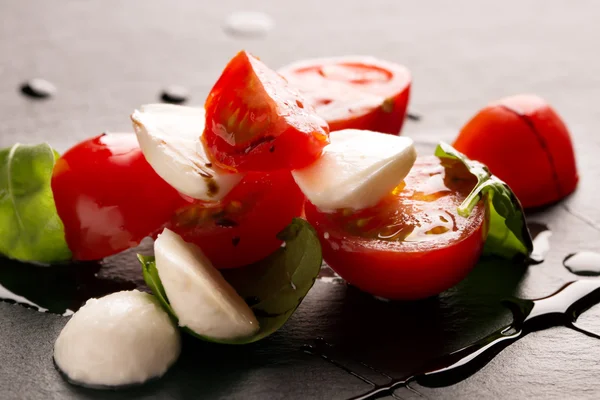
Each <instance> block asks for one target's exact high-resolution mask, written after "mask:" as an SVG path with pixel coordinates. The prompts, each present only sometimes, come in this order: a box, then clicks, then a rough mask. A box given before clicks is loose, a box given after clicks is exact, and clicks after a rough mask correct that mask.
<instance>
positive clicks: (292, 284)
mask: <svg viewBox="0 0 600 400" xmlns="http://www.w3.org/2000/svg"><path fill="white" fill-rule="evenodd" d="M277 237H278V238H279V239H280V240H283V241H284V242H285V246H283V247H281V248H279V249H277V250H276V251H275V252H274V253H272V254H271V255H270V256H268V257H266V258H265V259H263V260H261V261H259V262H257V263H254V264H250V265H248V266H245V267H241V268H235V269H229V270H223V271H221V273H222V274H223V276H224V277H225V279H226V280H227V282H229V284H231V286H233V288H234V289H235V290H236V291H237V292H238V294H239V295H240V296H241V297H242V298H244V299H245V300H246V303H248V305H249V306H250V308H251V309H252V311H254V315H255V316H256V318H257V320H258V322H259V325H260V330H259V331H258V332H257V333H256V334H255V335H253V336H251V337H248V338H241V339H236V340H217V339H213V338H209V337H205V336H201V335H198V334H196V333H194V332H193V331H191V330H190V329H188V328H183V329H184V330H185V331H186V332H188V333H190V334H192V335H194V336H196V337H198V338H200V339H203V340H206V341H210V342H217V343H225V344H247V343H252V342H256V341H258V340H261V339H264V338H265V337H267V336H269V335H271V334H272V333H274V332H276V331H277V330H278V329H279V328H281V327H282V326H283V325H284V324H285V323H286V322H287V320H288V319H289V318H290V316H291V315H292V314H293V313H294V311H296V309H297V308H298V306H299V305H300V303H301V302H302V300H303V299H304V297H305V296H306V294H307V293H308V291H309V290H310V289H311V288H312V286H313V284H314V282H315V279H316V278H317V276H318V275H319V271H320V270H321V264H322V262H323V258H322V255H321V244H320V243H319V239H318V237H317V234H316V232H315V231H314V229H313V227H312V226H311V225H310V224H309V223H308V222H306V221H305V220H303V219H300V218H295V219H294V220H293V221H292V223H291V224H290V225H288V226H287V227H286V228H285V229H284V230H283V231H282V232H280V233H279V235H278V236H277ZM138 259H139V260H140V262H141V263H142V270H143V274H144V280H145V281H146V284H147V285H148V286H149V287H150V289H151V290H152V292H153V293H154V294H155V295H156V297H157V298H158V299H159V301H160V302H161V304H162V305H163V306H164V308H165V309H166V310H167V312H168V313H169V314H170V315H171V316H172V317H173V318H175V319H177V316H176V315H175V312H174V311H173V309H172V308H171V306H170V304H169V300H168V298H167V296H166V293H165V291H164V288H163V286H162V284H161V282H160V278H159V275H158V270H157V269H156V263H155V260H154V257H145V256H141V255H138Z"/></svg>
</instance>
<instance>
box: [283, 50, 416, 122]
mask: <svg viewBox="0 0 600 400" xmlns="http://www.w3.org/2000/svg"><path fill="white" fill-rule="evenodd" d="M279 73H280V74H281V75H283V76H284V77H285V78H286V79H287V80H288V82H289V83H290V84H291V85H293V86H295V87H297V88H298V89H300V92H301V93H303V94H304V95H305V96H306V97H307V98H308V100H309V102H310V103H311V104H312V105H313V107H315V109H316V110H317V113H318V114H319V115H320V116H321V117H323V118H324V119H325V120H326V121H327V123H328V124H329V129H330V131H338V130H342V129H367V130H371V131H376V132H384V133H391V134H398V133H399V132H400V130H401V129H402V125H403V123H404V118H405V115H406V107H407V104H408V100H409V96H410V86H411V75H410V72H409V70H408V69H407V68H406V67H404V66H402V65H398V64H395V63H391V62H388V61H383V60H379V59H376V58H373V57H362V56H353V57H338V58H320V59H313V60H305V61H300V62H296V63H293V64H291V65H288V66H286V67H283V68H281V69H280V70H279Z"/></svg>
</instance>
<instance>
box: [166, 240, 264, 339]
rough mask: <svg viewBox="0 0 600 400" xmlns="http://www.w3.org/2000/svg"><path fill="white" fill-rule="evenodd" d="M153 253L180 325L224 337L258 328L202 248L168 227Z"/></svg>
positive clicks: (240, 334)
mask: <svg viewBox="0 0 600 400" xmlns="http://www.w3.org/2000/svg"><path fill="white" fill-rule="evenodd" d="M154 255H155V257H156V269H157V270H158V275H159V277H160V280H161V282H162V285H163V287H164V289H165V293H166V294H167V298H168V299H169V303H170V304H171V307H172V308H173V311H175V314H176V315H177V318H178V319H179V325H181V326H185V327H187V328H189V329H191V330H192V331H194V332H196V333H197V334H199V335H201V336H206V337H208V338H213V339H223V340H233V339H237V338H243V337H248V336H251V335H253V334H254V333H256V332H257V331H258V329H259V324H258V321H257V320H256V317H255V316H254V313H253V312H252V310H251V309H250V307H249V306H248V305H247V304H246V302H245V301H244V299H242V298H241V297H240V295H238V294H237V292H236V291H235V289H234V288H233V287H231V285H230V284H229V283H227V281H226V280H225V279H224V278H223V275H221V273H220V272H219V270H217V269H216V268H215V267H214V266H213V265H212V263H211V262H210V260H208V258H206V256H205V255H204V254H203V253H202V251H201V250H200V248H199V247H197V246H195V245H193V244H191V243H186V242H185V241H184V240H183V239H182V238H181V236H179V235H178V234H176V233H174V232H172V231H170V230H169V229H165V230H164V231H163V232H162V233H161V234H160V235H159V236H158V238H157V239H156V242H155V243H154Z"/></svg>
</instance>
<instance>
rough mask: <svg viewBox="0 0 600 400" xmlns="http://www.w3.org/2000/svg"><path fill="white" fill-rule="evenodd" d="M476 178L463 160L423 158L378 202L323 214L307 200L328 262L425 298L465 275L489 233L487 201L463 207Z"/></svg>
mask: <svg viewBox="0 0 600 400" xmlns="http://www.w3.org/2000/svg"><path fill="white" fill-rule="evenodd" d="M475 184H476V179H475V177H474V176H473V175H471V174H470V173H469V172H468V170H467V169H466V168H465V167H464V165H463V164H461V163H459V162H456V161H452V160H446V159H444V160H440V159H438V158H437V157H433V156H432V157H420V158H419V159H417V162H416V163H415V165H414V166H413V168H412V170H411V172H410V173H409V175H408V176H407V177H406V178H405V180H404V182H402V183H401V184H400V185H399V186H398V187H397V188H396V189H395V190H394V191H393V192H392V193H391V194H390V195H389V196H387V197H386V198H384V199H383V200H382V201H381V202H380V203H379V204H378V205H377V206H375V207H373V208H369V209H365V210H360V211H352V210H339V211H337V212H335V213H322V212H320V211H319V210H318V209H317V208H316V207H315V206H314V205H312V204H310V203H307V204H306V216H307V219H308V220H309V221H310V222H311V224H313V226H314V227H315V228H316V229H317V231H318V233H319V237H320V239H321V243H322V245H323V256H324V258H325V261H326V262H327V263H328V264H329V266H330V267H331V268H333V269H334V270H335V271H336V272H337V273H338V274H339V275H340V276H341V277H342V278H344V279H345V280H346V281H348V282H349V283H350V284H352V285H354V286H357V287H358V288H360V289H362V290H364V291H366V292H368V293H371V294H373V295H376V296H380V297H384V298H388V299H419V298H424V297H429V296H432V295H435V294H438V293H440V292H442V291H444V290H446V289H448V288H450V287H452V286H454V285H455V284H457V283H458V282H460V281H461V280H462V279H463V278H464V277H465V276H466V275H467V274H468V272H469V271H470V270H471V269H472V268H473V266H474V265H475V263H476V262H477V260H478V259H479V257H480V255H481V252H482V250H483V244H484V241H485V237H486V234H487V224H486V221H487V216H486V208H485V207H484V205H483V204H479V205H477V206H476V207H475V209H474V210H473V212H472V214H471V216H470V217H469V218H465V217H461V216H460V215H458V213H457V208H458V206H459V205H460V204H461V203H462V201H463V200H464V199H465V198H466V197H467V195H468V194H469V193H470V191H471V190H472V188H473V187H474V186H475Z"/></svg>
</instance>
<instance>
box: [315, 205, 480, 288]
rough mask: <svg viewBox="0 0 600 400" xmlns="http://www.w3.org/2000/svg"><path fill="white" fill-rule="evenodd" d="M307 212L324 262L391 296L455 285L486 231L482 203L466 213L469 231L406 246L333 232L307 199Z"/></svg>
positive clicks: (471, 263) (352, 280)
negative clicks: (442, 242) (435, 244)
mask: <svg viewBox="0 0 600 400" xmlns="http://www.w3.org/2000/svg"><path fill="white" fill-rule="evenodd" d="M305 212H306V216H307V220H308V221H309V222H310V223H311V224H312V225H313V227H314V228H315V230H316V231H317V233H318V235H319V239H320V242H321V246H322V249H323V259H324V260H325V261H326V262H327V264H328V265H329V266H330V267H331V268H332V269H333V270H334V271H335V272H337V273H338V274H339V275H340V276H341V277H342V278H343V279H344V280H345V281H346V282H348V283H349V284H351V285H353V286H356V287H357V288H359V289H360V290H362V291H364V292H367V293H370V294H372V295H374V296H377V297H381V298H384V299H389V300H420V299H424V298H428V297H431V296H435V295H437V294H439V293H441V292H443V291H445V290H447V289H449V288H451V287H453V286H455V285H456V284H458V283H459V282H460V281H462V280H463V279H464V278H465V277H466V276H467V275H468V274H469V272H470V271H471V270H472V269H473V267H474V266H475V264H477V262H478V260H479V258H480V257H481V254H482V252H483V246H484V243H485V238H486V237H487V218H488V217H487V216H486V212H485V210H484V207H483V206H481V205H479V206H477V207H476V208H475V209H474V210H473V214H472V216H471V217H470V218H473V224H475V225H476V228H475V229H474V231H473V233H472V234H470V235H469V236H467V237H464V238H462V239H461V240H459V241H456V242H454V243H452V244H450V245H447V246H445V247H441V248H436V249H431V248H430V247H428V246H427V244H424V245H422V246H420V247H421V249H417V250H415V251H410V252H402V251H397V248H395V245H394V243H391V242H385V241H380V240H370V239H362V238H356V237H351V236H345V235H343V234H339V233H336V232H335V230H334V229H330V227H328V226H327V224H326V223H325V219H324V214H322V213H321V212H319V211H318V210H317V208H316V207H315V206H314V205H313V204H312V203H310V202H308V201H307V202H306V204H305ZM326 233H327V235H326ZM325 237H327V239H325Z"/></svg>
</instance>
